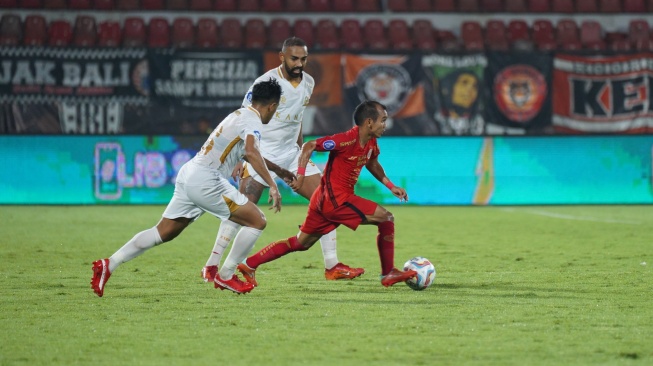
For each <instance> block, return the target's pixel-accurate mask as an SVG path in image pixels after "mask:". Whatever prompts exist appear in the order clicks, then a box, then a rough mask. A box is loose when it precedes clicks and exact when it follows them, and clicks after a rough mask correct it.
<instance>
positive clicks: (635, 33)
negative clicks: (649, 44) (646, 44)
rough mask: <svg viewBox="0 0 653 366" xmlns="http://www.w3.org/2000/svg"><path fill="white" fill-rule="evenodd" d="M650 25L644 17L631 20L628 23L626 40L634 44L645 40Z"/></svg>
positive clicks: (647, 37)
mask: <svg viewBox="0 0 653 366" xmlns="http://www.w3.org/2000/svg"><path fill="white" fill-rule="evenodd" d="M649 34H650V27H649V24H648V22H647V21H646V20H645V19H634V20H631V21H630V23H629V25H628V41H630V43H631V45H633V46H635V45H636V44H637V43H638V42H643V41H646V40H647V39H649V38H650V36H649Z"/></svg>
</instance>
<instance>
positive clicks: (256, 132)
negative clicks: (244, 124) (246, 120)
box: [254, 131, 261, 141]
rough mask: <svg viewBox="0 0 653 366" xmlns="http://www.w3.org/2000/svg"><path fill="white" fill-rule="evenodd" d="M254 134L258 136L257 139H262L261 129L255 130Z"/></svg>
mask: <svg viewBox="0 0 653 366" xmlns="http://www.w3.org/2000/svg"><path fill="white" fill-rule="evenodd" d="M254 136H256V140H258V141H261V133H260V132H259V131H254Z"/></svg>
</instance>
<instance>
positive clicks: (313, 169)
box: [241, 150, 321, 187]
mask: <svg viewBox="0 0 653 366" xmlns="http://www.w3.org/2000/svg"><path fill="white" fill-rule="evenodd" d="M301 154H302V152H301V150H298V151H293V152H292V153H290V154H288V155H286V156H284V157H278V158H272V159H271V158H269V157H266V159H268V160H269V161H271V162H273V163H275V164H277V165H278V166H280V167H282V168H284V169H286V170H289V171H290V172H292V173H293V174H295V175H297V163H298V162H299V156H300V155H301ZM320 173H321V171H320V168H318V167H317V165H315V163H313V162H312V161H310V160H309V161H308V164H307V165H306V174H305V175H304V176H305V177H308V176H311V175H315V174H320ZM270 175H271V176H272V179H276V178H277V175H276V174H275V173H274V172H272V171H270ZM250 176H251V177H252V178H254V180H255V181H257V182H259V183H261V184H262V185H264V186H266V187H267V186H268V184H267V183H265V181H264V180H263V178H261V176H260V175H259V174H258V173H257V172H256V170H254V168H252V167H251V166H250V165H249V164H248V163H247V162H245V163H244V164H243V173H242V174H241V178H247V177H250Z"/></svg>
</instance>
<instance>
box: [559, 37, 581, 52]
mask: <svg viewBox="0 0 653 366" xmlns="http://www.w3.org/2000/svg"><path fill="white" fill-rule="evenodd" d="M558 49H561V50H563V51H578V50H582V49H583V45H582V44H581V43H580V41H579V40H577V39H576V40H563V41H562V42H561V43H560V45H559V46H558Z"/></svg>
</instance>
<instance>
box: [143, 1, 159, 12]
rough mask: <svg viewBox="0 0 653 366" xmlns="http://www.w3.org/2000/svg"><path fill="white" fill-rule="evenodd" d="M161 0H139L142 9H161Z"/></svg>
mask: <svg viewBox="0 0 653 366" xmlns="http://www.w3.org/2000/svg"><path fill="white" fill-rule="evenodd" d="M163 8H164V6H163V0H141V9H142V10H162V9H163Z"/></svg>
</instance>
